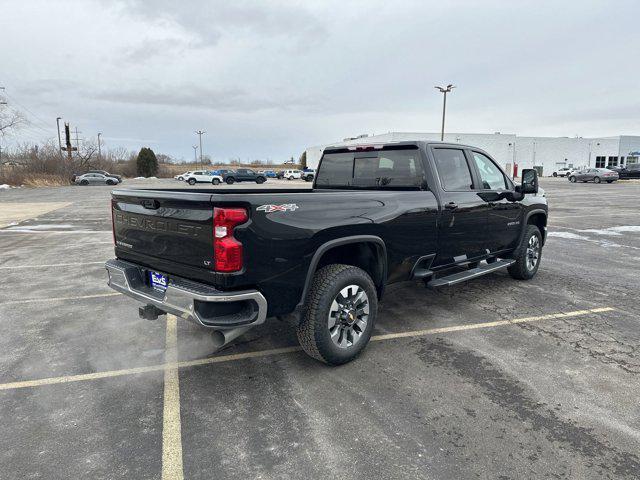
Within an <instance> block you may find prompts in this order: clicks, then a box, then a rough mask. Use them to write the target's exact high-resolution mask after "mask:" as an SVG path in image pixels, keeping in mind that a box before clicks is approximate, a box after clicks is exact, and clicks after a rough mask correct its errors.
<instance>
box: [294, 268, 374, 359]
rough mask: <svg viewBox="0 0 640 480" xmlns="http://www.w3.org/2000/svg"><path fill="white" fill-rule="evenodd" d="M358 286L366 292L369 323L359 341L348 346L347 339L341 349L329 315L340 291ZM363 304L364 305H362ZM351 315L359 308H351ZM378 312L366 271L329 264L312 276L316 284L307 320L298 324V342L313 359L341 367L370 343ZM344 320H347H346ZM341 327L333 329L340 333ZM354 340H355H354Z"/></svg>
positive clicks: (308, 303) (308, 308) (312, 286)
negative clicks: (332, 330)
mask: <svg viewBox="0 0 640 480" xmlns="http://www.w3.org/2000/svg"><path fill="white" fill-rule="evenodd" d="M351 285H353V286H357V287H358V288H359V289H361V290H363V291H364V293H366V297H365V298H366V301H367V306H368V309H369V311H368V315H366V317H367V318H366V324H365V327H364V329H361V330H360V334H359V337H358V339H357V340H355V341H352V344H351V345H348V340H345V345H347V346H345V347H340V346H339V345H338V344H337V343H335V341H334V340H332V334H331V332H330V330H329V316H330V314H331V308H332V305H333V303H334V300H337V298H338V296H339V295H340V291H341V290H344V289H345V288H346V287H348V286H351ZM360 305H362V304H360ZM351 308H352V310H351V311H352V312H354V313H356V314H359V313H358V312H360V308H357V305H356V306H355V307H354V306H352V307H351ZM377 311H378V296H377V294H376V288H375V285H374V284H373V281H372V280H371V277H369V275H368V274H367V272H365V271H364V270H362V269H360V268H358V267H354V266H351V265H343V264H333V265H327V266H326V267H323V268H321V269H320V270H318V271H317V272H316V274H315V275H314V277H313V283H312V284H311V289H310V291H309V295H308V296H307V301H306V310H305V314H304V317H303V318H302V320H301V322H300V324H299V325H298V327H297V329H296V331H297V334H298V341H299V342H300V345H301V346H302V348H303V350H304V351H305V352H306V353H307V354H308V355H309V356H311V357H313V358H315V359H316V360H319V361H321V362H324V363H327V364H329V365H341V364H343V363H347V362H350V361H351V360H353V359H354V358H355V357H357V356H358V355H359V354H360V352H362V350H364V348H365V347H366V346H367V343H369V339H370V338H371V333H372V332H373V328H374V324H375V320H376V315H377ZM349 318H351V321H352V325H353V326H354V327H355V326H357V328H358V329H360V326H359V324H358V325H357V320H356V321H354V320H353V316H352V315H351V314H349ZM344 321H347V317H345V319H344ZM339 325H342V324H341V323H340V324H336V326H335V327H334V328H337V329H338V330H340V329H341V328H342V327H341V326H339ZM343 334H344V335H345V336H347V333H344V328H343V329H342V332H340V333H337V335H338V337H336V335H334V338H336V339H337V338H342V335H343ZM351 338H352V339H353V338H354V337H351Z"/></svg>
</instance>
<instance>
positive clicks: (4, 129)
mask: <svg viewBox="0 0 640 480" xmlns="http://www.w3.org/2000/svg"><path fill="white" fill-rule="evenodd" d="M26 123H27V120H26V119H25V118H24V116H23V115H22V113H20V112H19V111H18V110H14V109H13V108H9V107H4V108H3V107H2V106H1V105H0V136H3V137H4V136H5V135H6V134H8V133H9V132H10V131H11V130H14V129H17V128H19V127H21V126H22V125H24V124H26Z"/></svg>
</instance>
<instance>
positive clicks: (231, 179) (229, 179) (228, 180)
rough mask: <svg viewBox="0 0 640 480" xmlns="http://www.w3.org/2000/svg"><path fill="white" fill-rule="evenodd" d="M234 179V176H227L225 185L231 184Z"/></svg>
mask: <svg viewBox="0 0 640 480" xmlns="http://www.w3.org/2000/svg"><path fill="white" fill-rule="evenodd" d="M235 181H236V179H235V178H233V177H229V178H227V185H233V182H235Z"/></svg>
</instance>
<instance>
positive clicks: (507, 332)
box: [0, 179, 640, 479]
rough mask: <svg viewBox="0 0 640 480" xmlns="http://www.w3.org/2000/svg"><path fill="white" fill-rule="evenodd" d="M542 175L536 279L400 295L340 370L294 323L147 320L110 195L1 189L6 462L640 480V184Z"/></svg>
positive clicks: (137, 474) (51, 473)
mask: <svg viewBox="0 0 640 480" xmlns="http://www.w3.org/2000/svg"><path fill="white" fill-rule="evenodd" d="M127 183H128V184H129V185H136V186H176V185H178V183H177V182H175V181H171V180H155V181H139V182H134V181H130V182H127ZM126 185H127V184H125V186H126ZM282 185H284V186H293V185H297V186H299V187H300V188H308V187H309V186H310V185H309V184H306V183H304V182H297V181H293V182H286V181H273V180H270V181H269V182H267V183H266V184H265V185H264V188H272V187H274V186H276V187H277V186H282ZM541 186H542V187H543V188H544V189H545V190H546V192H547V196H548V199H549V203H550V221H549V232H550V233H549V235H550V236H549V239H548V242H547V245H546V247H545V248H544V250H543V256H542V264H541V267H540V270H539V273H538V275H537V276H536V277H535V278H534V279H533V280H532V281H530V282H518V281H515V280H512V279H511V278H510V277H509V276H508V275H507V274H506V273H496V274H491V275H489V276H486V277H483V278H479V279H476V280H474V281H472V282H469V283H466V284H461V285H458V286H455V287H450V288H448V289H443V290H438V291H431V290H427V289H425V288H424V286H423V285H422V284H420V283H415V284H414V283H411V284H408V285H403V286H402V287H401V288H394V289H393V290H392V291H390V292H389V293H388V294H387V297H386V298H385V300H384V302H383V303H382V304H381V310H380V313H379V317H378V322H377V329H376V332H375V334H376V335H377V337H376V338H375V339H374V340H375V341H373V342H372V343H371V344H370V345H369V347H368V348H367V350H366V351H365V352H364V354H363V355H362V356H361V357H360V358H358V359H357V360H356V361H354V362H352V363H350V364H347V365H344V366H342V367H339V368H331V367H327V366H324V365H321V364H319V363H317V362H315V361H314V360H312V359H310V358H309V357H307V356H306V355H305V354H304V353H302V352H300V351H299V349H298V348H297V341H296V338H295V332H294V329H293V326H292V321H290V320H276V319H271V320H268V321H267V322H266V323H265V324H264V325H262V326H260V327H257V328H255V329H253V330H251V331H250V332H249V333H248V334H246V335H245V336H243V337H241V338H240V339H238V340H237V341H236V342H234V343H232V344H231V345H230V346H229V347H227V348H226V349H225V350H223V351H222V352H218V353H216V354H212V345H211V343H210V339H209V336H208V335H207V334H206V333H204V332H203V330H201V329H200V328H199V327H197V326H195V325H192V324H190V323H186V322H181V321H177V322H176V320H175V318H174V317H170V318H168V319H165V318H164V317H161V319H159V320H157V321H155V322H149V321H145V320H141V319H139V318H138V316H137V304H136V303H135V302H134V301H133V300H130V299H128V298H126V297H123V296H121V295H118V294H116V293H115V292H113V291H112V290H110V289H109V288H108V287H107V286H106V273H105V271H104V268H103V263H104V261H105V260H107V259H109V258H111V257H112V253H113V247H112V237H111V226H110V214H109V209H108V204H109V202H108V199H109V191H110V188H108V187H62V188H48V189H44V188H43V189H14V190H7V191H2V192H0V224H1V225H0V278H1V279H2V280H1V281H0V329H1V334H0V418H1V419H2V420H1V423H0V465H2V474H0V477H2V478H3V479H10V478H11V479H13V478H16V479H18V478H20V479H23V478H46V479H53V478H92V479H98V478H135V479H143V478H183V476H184V478H188V479H199V478H203V479H204V478H206V479H209V478H241V479H247V478H263V479H282V478H332V479H333V478H362V479H370V478H386V479H396V478H397V479H407V478H425V479H462V478H465V479H466V478H487V479H489V478H491V479H495V478H503V479H508V478H514V479H516V478H517V479H520V478H638V476H640V453H639V452H640V408H639V401H638V399H639V398H640V357H639V355H638V354H639V352H640V350H639V346H640V315H639V313H640V309H639V308H638V294H639V290H640V284H639V276H638V273H637V272H638V268H639V267H640V213H639V211H638V204H639V199H640V183H622V182H620V183H616V184H612V185H594V184H575V185H574V184H570V183H569V182H568V181H566V180H564V179H542V181H541ZM185 187H186V186H185ZM240 187H244V185H240ZM196 188H199V187H196ZM209 188H210V186H209ZM219 188H237V186H236V185H234V186H232V187H227V186H220V187H219Z"/></svg>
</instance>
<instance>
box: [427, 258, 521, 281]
mask: <svg viewBox="0 0 640 480" xmlns="http://www.w3.org/2000/svg"><path fill="white" fill-rule="evenodd" d="M513 263H515V260H497V261H495V262H493V263H487V264H485V265H480V266H478V267H476V268H470V269H469V270H465V271H464V272H458V273H454V274H453V275H447V276H446V277H441V278H435V279H433V280H431V281H430V282H427V287H429V288H435V287H449V286H451V285H455V284H456V283H461V282H466V281H467V280H471V279H473V278H476V277H481V276H482V275H486V274H487V273H491V272H495V271H496V270H500V269H501V268H505V267H508V266H509V265H511V264H513Z"/></svg>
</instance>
